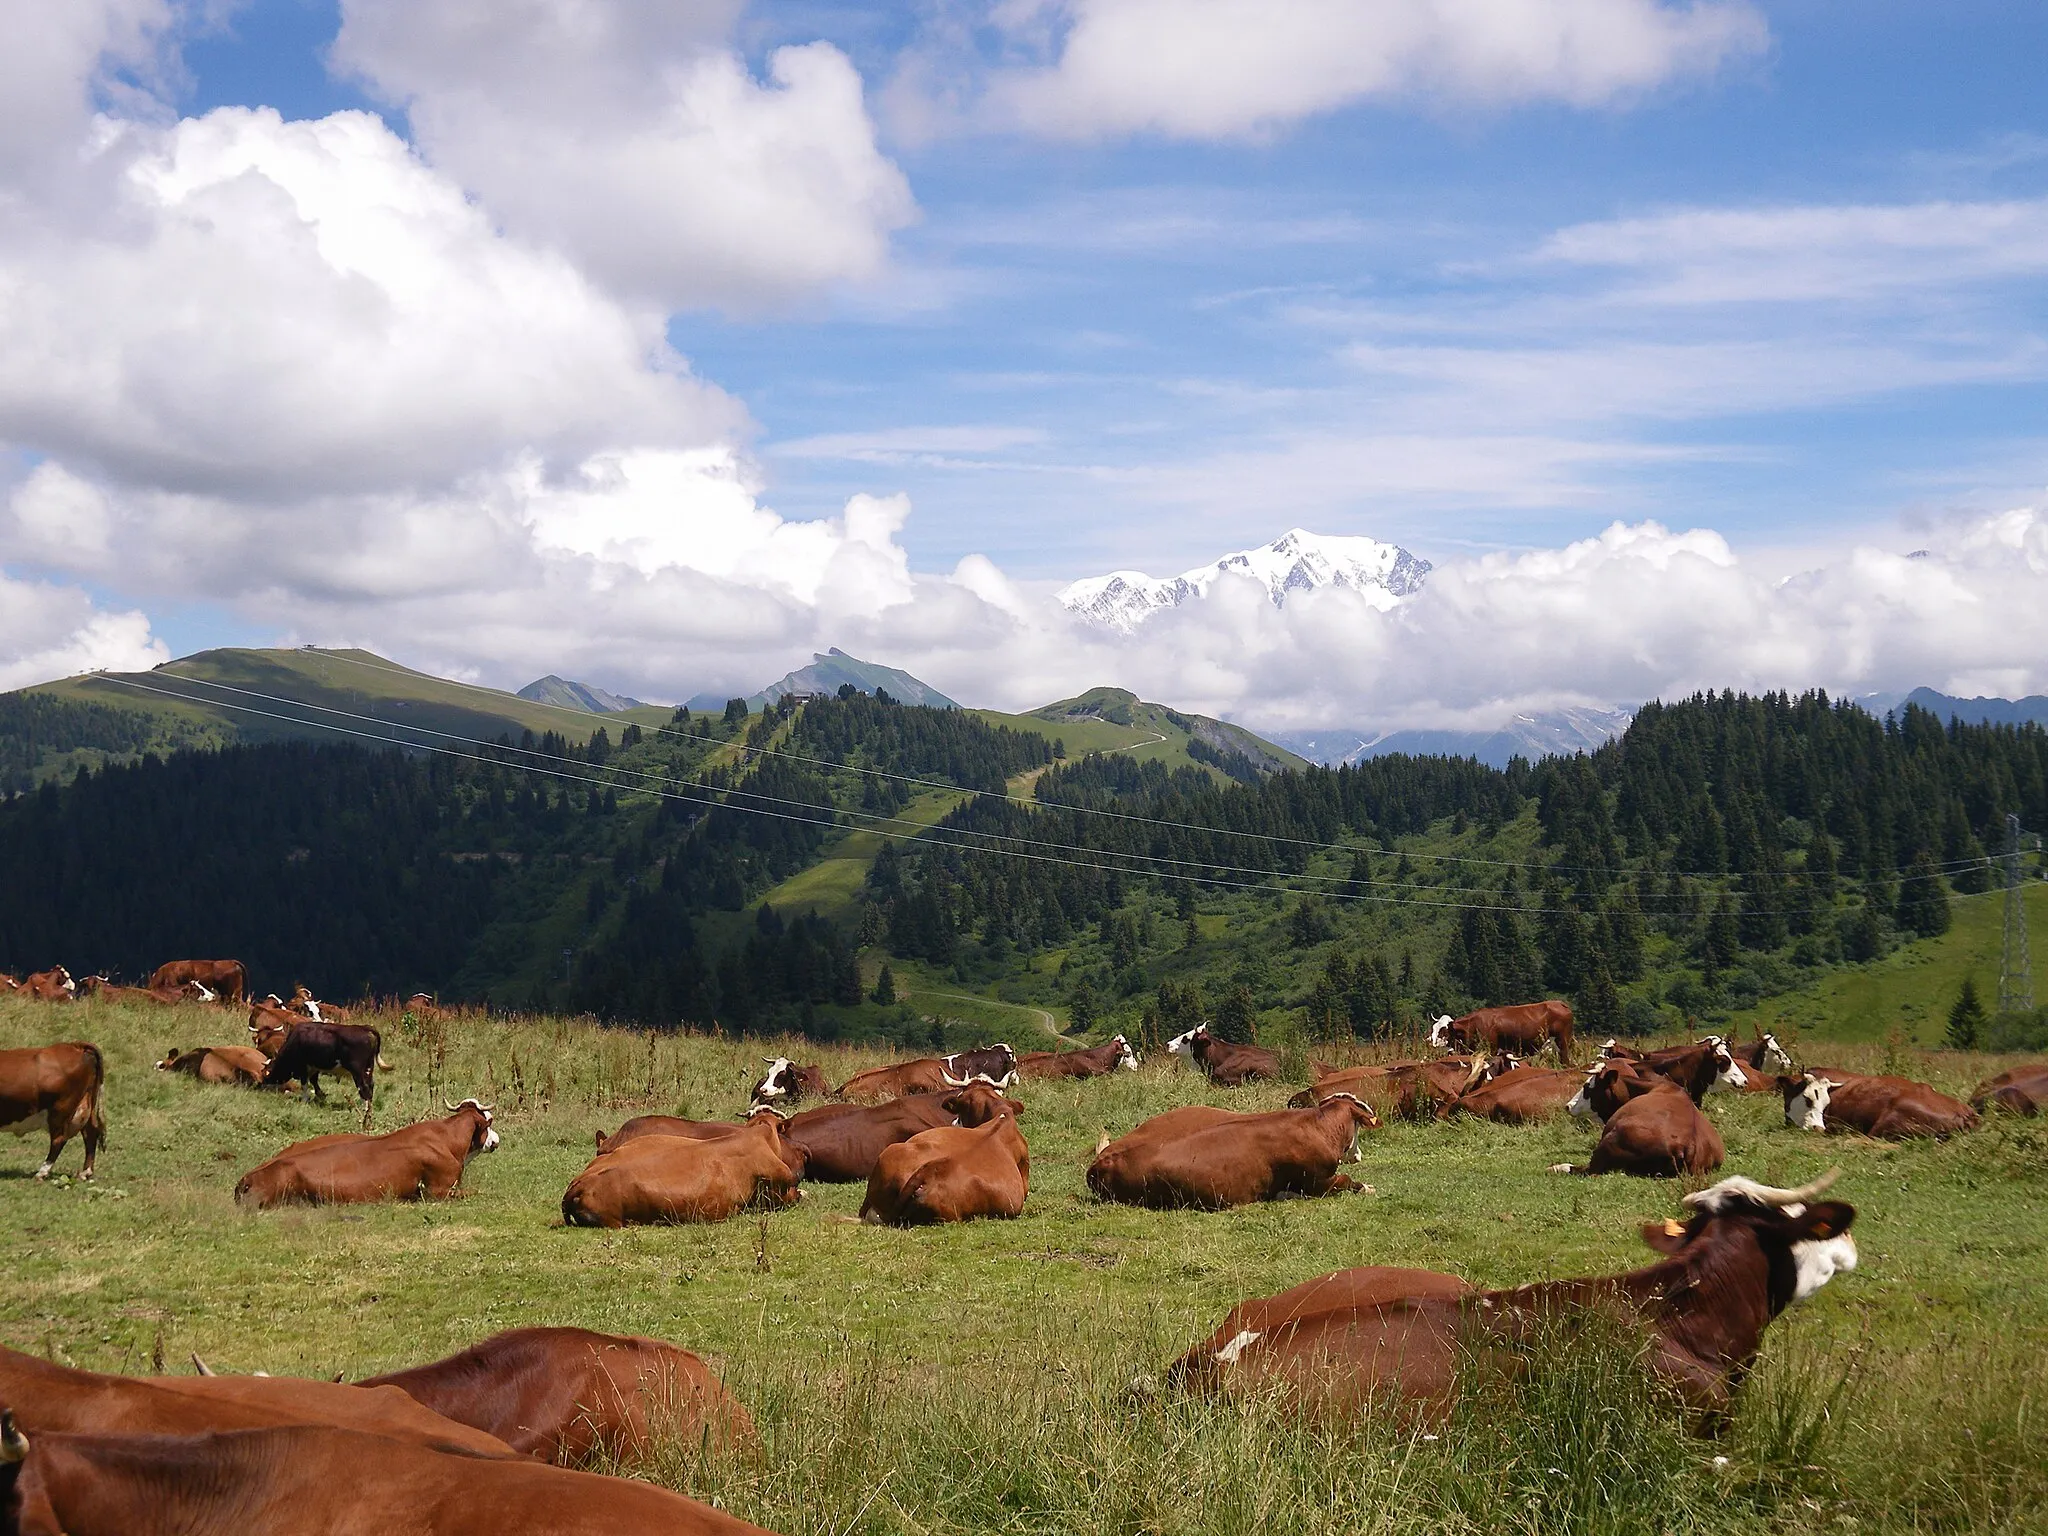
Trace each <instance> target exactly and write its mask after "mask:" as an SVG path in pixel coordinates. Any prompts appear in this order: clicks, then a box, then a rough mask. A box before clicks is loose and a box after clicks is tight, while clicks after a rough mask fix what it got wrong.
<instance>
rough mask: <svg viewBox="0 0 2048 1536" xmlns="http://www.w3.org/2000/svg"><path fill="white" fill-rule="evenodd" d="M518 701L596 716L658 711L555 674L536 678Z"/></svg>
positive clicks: (638, 701) (522, 690)
mask: <svg viewBox="0 0 2048 1536" xmlns="http://www.w3.org/2000/svg"><path fill="white" fill-rule="evenodd" d="M514 697H515V698H521V699H525V700H527V701H528V702H530V703H534V704H553V705H555V706H556V707H557V708H560V709H580V710H582V711H584V712H585V713H586V714H592V715H619V714H624V713H625V712H626V711H627V710H629V709H650V708H653V707H654V706H652V705H649V704H646V703H644V702H642V701H641V700H639V699H629V698H627V697H625V696H624V695H623V694H617V693H612V692H610V691H609V690H607V689H603V688H599V687H596V686H595V685H593V684H590V683H579V682H575V681H573V680H572V679H570V678H566V677H557V676H556V675H555V674H554V673H552V672H550V673H549V674H548V675H547V676H546V677H537V678H535V679H534V680H533V681H532V682H530V683H528V684H527V685H526V686H525V687H524V688H522V689H520V690H519V692H518V693H517V694H515V695H514Z"/></svg>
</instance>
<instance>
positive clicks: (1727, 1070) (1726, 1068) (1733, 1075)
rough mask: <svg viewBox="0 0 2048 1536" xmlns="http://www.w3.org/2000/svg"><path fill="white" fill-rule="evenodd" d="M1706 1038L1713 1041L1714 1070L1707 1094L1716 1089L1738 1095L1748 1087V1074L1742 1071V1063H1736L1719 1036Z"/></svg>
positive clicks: (1733, 1055)
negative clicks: (1722, 1089) (1724, 1089)
mask: <svg viewBox="0 0 2048 1536" xmlns="http://www.w3.org/2000/svg"><path fill="white" fill-rule="evenodd" d="M1708 1038H1709V1039H1711V1040H1712V1041H1713V1046H1714V1068H1715V1070H1714V1081H1713V1082H1712V1083H1711V1084H1710V1085H1709V1086H1708V1088H1707V1092H1709V1093H1712V1092H1713V1091H1714V1090H1715V1089H1716V1088H1726V1089H1728V1090H1729V1091H1730V1092H1733V1093H1740V1092H1741V1091H1742V1090H1743V1089H1745V1088H1747V1087H1748V1086H1749V1074H1748V1073H1746V1072H1744V1071H1743V1070H1742V1063H1741V1062H1739V1061H1737V1060H1736V1059H1735V1053H1734V1052H1733V1051H1731V1050H1729V1049H1728V1042H1727V1041H1726V1040H1723V1039H1722V1038H1721V1037H1720V1036H1719V1035H1711V1036H1709V1037H1708Z"/></svg>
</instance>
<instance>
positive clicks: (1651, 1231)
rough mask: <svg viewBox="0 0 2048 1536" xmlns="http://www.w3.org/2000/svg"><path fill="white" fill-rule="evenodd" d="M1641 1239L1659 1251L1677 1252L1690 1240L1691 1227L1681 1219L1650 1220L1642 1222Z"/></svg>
mask: <svg viewBox="0 0 2048 1536" xmlns="http://www.w3.org/2000/svg"><path fill="white" fill-rule="evenodd" d="M1643 1241H1644V1242H1645V1243H1647V1244H1648V1245H1649V1246H1650V1247H1652V1248H1654V1249H1655V1250H1656V1251H1657V1252H1659V1253H1677V1252H1678V1251H1679V1250H1680V1249H1681V1248H1683V1247H1684V1246H1685V1245H1686V1244H1687V1243H1689V1242H1691V1241H1692V1228H1691V1227H1689V1226H1687V1225H1686V1224H1685V1223H1684V1222H1682V1221H1672V1220H1670V1219H1668V1218H1667V1219H1666V1220H1663V1221H1652V1222H1647V1223H1645V1224H1644V1227H1643Z"/></svg>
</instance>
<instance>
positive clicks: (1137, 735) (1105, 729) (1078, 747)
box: [975, 688, 1305, 777]
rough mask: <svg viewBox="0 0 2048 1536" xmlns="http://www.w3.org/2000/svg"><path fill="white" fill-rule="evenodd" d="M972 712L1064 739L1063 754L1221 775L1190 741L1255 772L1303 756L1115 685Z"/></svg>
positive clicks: (1289, 764) (1298, 761)
mask: <svg viewBox="0 0 2048 1536" xmlns="http://www.w3.org/2000/svg"><path fill="white" fill-rule="evenodd" d="M975 713H976V714H978V715H980V716H981V717H982V718H983V719H985V720H987V721H989V722H990V723H991V724H996V725H1007V726H1009V727H1011V728H1012V729H1013V730H1019V731H1033V732H1036V733H1037V734H1039V735H1041V736H1046V737H1048V738H1056V739H1059V740H1061V741H1063V742H1065V744H1066V748H1067V755H1068V756H1069V757H1082V756H1084V755H1086V754H1087V753H1090V752H1121V753H1126V754H1128V755H1129V756H1131V757H1132V758H1135V759H1136V760H1137V761H1139V762H1158V763H1163V764H1165V765H1166V766H1167V767H1169V768H1181V767H1188V766H1202V767H1206V768H1208V769H1209V771H1210V772H1212V773H1216V774H1217V775H1218V777H1223V776H1224V775H1223V774H1222V772H1221V771H1220V770H1219V769H1218V767H1217V765H1216V763H1215V761H1214V759H1213V758H1206V759H1199V760H1198V758H1196V757H1193V756H1190V755H1189V750H1188V749H1189V746H1190V744H1191V743H1201V744H1202V745H1204V746H1207V747H1208V748H1210V749H1211V751H1212V752H1214V753H1218V754H1223V755H1230V754H1236V755H1239V756H1242V757H1244V758H1245V759H1246V760H1247V761H1248V762H1249V763H1250V765H1251V766H1252V767H1253V768H1255V769H1257V770H1258V771H1260V772H1268V773H1270V772H1273V771H1276V770H1279V769H1283V768H1300V767H1303V766H1305V760H1304V759H1302V758H1299V757H1296V756H1295V755H1294V754H1293V753H1292V752H1289V751H1288V750H1287V749H1286V748H1285V747H1276V746H1275V745H1273V743H1271V742H1270V741H1266V740H1264V739H1263V738H1261V737H1258V736H1255V735H1253V734H1252V733H1251V732H1250V731H1248V730H1246V729H1245V728H1244V727H1243V726H1240V725H1231V724H1230V723H1229V722H1227V721H1223V720H1212V719H1210V718H1209V717H1208V716H1207V715H1189V714H1183V713H1181V712H1180V711H1179V710H1177V709H1171V708H1169V707H1168V706H1166V705H1164V704H1148V703H1146V702H1144V701H1143V700H1142V699H1140V698H1139V697H1138V696H1137V695H1136V694H1134V693H1128V692H1126V691H1125V690H1124V689H1121V688H1091V689H1089V690H1088V691H1087V692H1086V693H1083V694H1080V695H1078V696H1076V697H1074V698H1071V699H1061V700H1060V701H1058V702H1057V703H1053V704H1047V705H1045V706H1043V707H1042V708H1039V709H1034V710H1030V711H1028V712H1026V713H1024V714H1021V715H1006V714H1002V713H1000V712H999V711H996V710H992V709H981V710H976V711H975ZM1197 750H1199V748H1198V749H1197Z"/></svg>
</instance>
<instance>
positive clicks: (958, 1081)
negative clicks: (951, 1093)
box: [939, 1067, 974, 1088]
mask: <svg viewBox="0 0 2048 1536" xmlns="http://www.w3.org/2000/svg"><path fill="white" fill-rule="evenodd" d="M939 1076H940V1077H942V1078H944V1079H945V1082H946V1086H947V1087H948V1088H968V1087H972V1086H973V1084H974V1079H973V1078H971V1077H955V1076H954V1075H953V1074H952V1073H950V1072H948V1071H947V1070H946V1069H945V1068H944V1067H941V1068H939Z"/></svg>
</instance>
